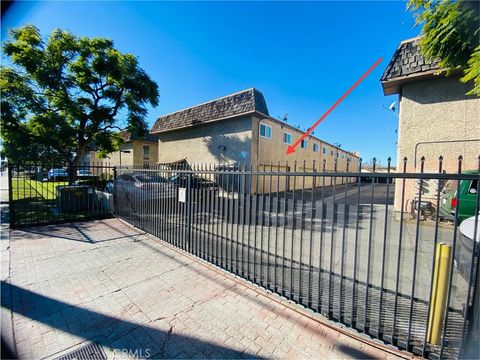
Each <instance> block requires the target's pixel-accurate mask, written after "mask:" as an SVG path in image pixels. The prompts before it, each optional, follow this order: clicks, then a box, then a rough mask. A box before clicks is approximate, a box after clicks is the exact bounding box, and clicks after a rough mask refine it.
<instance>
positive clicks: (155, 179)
mask: <svg viewBox="0 0 480 360" xmlns="http://www.w3.org/2000/svg"><path fill="white" fill-rule="evenodd" d="M116 182H117V191H124V192H126V193H127V194H130V193H131V194H145V193H149V194H150V195H152V194H157V193H167V190H168V189H167V188H166V185H168V184H167V180H165V179H164V178H163V177H161V176H159V175H156V174H145V173H131V174H122V175H120V176H118V177H117V180H116ZM109 186H110V185H109ZM110 190H111V191H112V192H113V188H111V189H110Z"/></svg>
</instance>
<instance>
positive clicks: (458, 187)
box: [440, 155, 475, 359]
mask: <svg viewBox="0 0 480 360" xmlns="http://www.w3.org/2000/svg"><path fill="white" fill-rule="evenodd" d="M462 160H463V156H461V155H460V156H459V157H458V174H459V175H460V174H461V173H462ZM460 183H461V181H460V180H458V181H457V193H456V199H457V206H456V207H455V219H454V220H453V243H452V262H453V261H454V259H455V252H456V250H457V249H456V245H457V227H458V215H459V214H458V209H459V208H460ZM474 242H475V239H474ZM452 265H453V264H450V274H449V275H448V295H447V305H446V307H445V320H444V322H443V330H442V343H441V346H440V359H443V353H444V351H445V342H446V338H447V324H448V318H449V313H450V311H449V309H450V298H451V295H452V281H453V266H452Z"/></svg>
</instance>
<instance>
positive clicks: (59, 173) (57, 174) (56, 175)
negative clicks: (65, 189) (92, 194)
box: [47, 169, 68, 181]
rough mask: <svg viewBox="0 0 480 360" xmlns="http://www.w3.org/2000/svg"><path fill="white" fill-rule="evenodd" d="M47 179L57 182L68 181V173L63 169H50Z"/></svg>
mask: <svg viewBox="0 0 480 360" xmlns="http://www.w3.org/2000/svg"><path fill="white" fill-rule="evenodd" d="M47 179H48V180H53V181H58V180H66V179H68V172H67V170H65V169H50V170H48V173H47Z"/></svg>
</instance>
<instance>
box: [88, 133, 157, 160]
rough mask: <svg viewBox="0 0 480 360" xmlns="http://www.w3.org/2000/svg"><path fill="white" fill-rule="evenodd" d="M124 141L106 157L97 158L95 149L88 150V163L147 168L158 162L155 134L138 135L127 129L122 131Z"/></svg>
mask: <svg viewBox="0 0 480 360" xmlns="http://www.w3.org/2000/svg"><path fill="white" fill-rule="evenodd" d="M122 137H123V139H124V140H125V143H124V144H123V145H122V146H121V147H120V149H119V150H118V151H115V152H112V153H109V154H107V157H106V158H102V159H101V158H99V157H98V156H97V153H96V151H95V150H90V151H89V152H88V153H87V155H86V156H85V158H86V159H87V158H88V160H87V162H88V163H90V164H92V165H94V164H100V163H103V164H109V166H117V167H120V166H122V167H128V168H132V167H134V168H148V167H150V166H151V165H152V164H155V163H157V162H158V140H157V137H156V136H155V135H152V134H148V135H147V136H145V137H143V138H142V137H139V136H136V135H135V134H132V133H130V132H129V131H126V130H124V131H122Z"/></svg>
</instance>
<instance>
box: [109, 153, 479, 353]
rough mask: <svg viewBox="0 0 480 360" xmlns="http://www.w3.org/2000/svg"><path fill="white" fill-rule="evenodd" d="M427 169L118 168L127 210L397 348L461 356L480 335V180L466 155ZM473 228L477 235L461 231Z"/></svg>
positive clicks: (194, 249) (130, 216)
mask: <svg viewBox="0 0 480 360" xmlns="http://www.w3.org/2000/svg"><path fill="white" fill-rule="evenodd" d="M423 164H424V162H423V161H422V171H421V173H407V172H406V169H407V162H406V160H405V162H404V168H403V171H398V172H392V171H391V169H390V167H388V169H387V171H386V172H384V173H377V172H375V168H374V171H373V172H369V173H362V172H348V173H336V172H326V171H324V169H325V163H324V164H323V170H322V168H320V169H318V166H316V165H315V164H313V166H311V167H310V168H311V171H306V170H305V169H306V167H305V163H303V164H301V165H299V166H297V164H295V163H294V164H291V165H290V166H288V164H285V165H280V164H277V165H273V164H269V165H262V166H259V167H258V168H255V169H252V167H251V166H246V165H242V164H240V165H213V164H200V165H190V166H188V167H187V166H186V165H183V166H157V168H155V169H153V168H151V169H148V170H142V169H117V177H116V180H115V213H116V215H117V216H118V217H120V218H122V219H124V220H126V221H128V222H129V223H131V224H133V225H134V226H136V227H138V228H140V229H142V230H144V231H146V232H148V233H150V234H153V235H154V236H156V237H158V238H160V239H162V240H164V241H167V242H169V243H171V244H173V245H175V246H178V247H179V248H181V249H184V250H186V251H188V252H191V253H192V254H195V255H196V256H198V257H200V258H202V259H205V260H206V261H209V262H211V263H213V264H215V265H217V266H219V267H222V268H223V269H226V270H228V271H230V272H232V273H234V274H237V275H239V276H241V277H244V278H246V279H248V280H250V281H252V282H254V283H256V284H258V285H260V286H263V287H265V288H267V289H269V290H271V291H273V292H276V293H278V294H280V295H282V296H284V297H286V298H288V299H291V300H293V301H295V302H297V303H299V304H301V305H303V306H305V307H308V308H310V309H312V310H314V311H316V312H319V313H321V314H323V315H325V316H327V317H328V318H330V319H334V320H337V321H339V322H341V323H344V324H346V325H348V326H351V327H353V328H355V329H357V330H359V331H361V332H364V333H366V334H369V335H371V336H373V337H376V338H378V339H381V340H383V341H384V342H386V343H391V344H394V345H395V346H397V347H399V348H402V349H406V350H407V351H410V352H413V353H415V354H419V355H422V356H429V357H441V358H457V357H459V356H461V351H462V349H464V348H465V342H466V341H467V338H468V336H474V337H475V336H477V337H478V332H475V331H473V332H472V331H470V332H469V331H467V329H472V328H475V326H476V327H477V329H478V320H477V325H475V317H478V312H477V313H476V315H475V312H474V311H473V310H472V309H473V307H474V306H477V309H478V304H477V305H475V304H474V298H475V297H476V298H477V300H476V301H478V291H474V290H475V289H476V288H475V287H474V285H473V284H475V281H476V280H475V279H476V276H477V272H478V261H477V260H476V259H477V257H478V240H477V242H476V243H475V241H474V240H473V239H474V238H475V237H477V238H478V233H479V230H478V212H479V195H478V194H479V190H480V189H479V173H478V169H475V171H471V172H467V173H465V172H462V169H461V166H462V162H461V159H460V161H459V172H458V173H454V174H446V173H444V172H443V169H442V160H441V159H440V162H439V164H438V166H439V168H438V172H434V173H431V172H429V173H426V172H424V171H423V168H424V167H423ZM286 169H289V171H287V170H286ZM362 180H367V181H366V182H365V181H362ZM433 189H434V190H435V191H432V190H433ZM465 191H466V192H465ZM472 200H473V202H472V203H470V201H472ZM464 205H468V206H467V207H465V206H464ZM470 206H472V207H471V208H470ZM469 209H470V210H469ZM469 216H471V217H473V219H467V220H465V219H466V218H467V217H469ZM462 221H464V222H472V223H473V225H472V228H471V231H470V230H468V231H465V233H462V231H460V226H459V224H460V222H462ZM439 243H446V244H450V245H451V248H452V259H451V262H450V265H451V267H450V268H449V269H448V281H447V283H445V284H443V285H444V286H445V287H446V289H447V290H448V291H447V292H446V298H445V297H444V298H445V299H444V300H445V302H446V307H445V309H447V310H446V311H444V312H443V315H444V319H443V320H442V321H441V324H442V326H441V329H439V331H440V332H441V335H442V336H441V341H440V342H439V343H436V344H435V343H434V342H432V341H430V340H429V336H428V335H429V334H428V324H429V319H430V316H429V314H430V313H431V312H432V311H433V310H434V309H432V308H431V307H432V306H431V304H432V299H433V297H434V296H435V297H438V295H432V293H433V290H432V289H433V287H432V283H433V279H434V272H435V270H436V269H435V249H436V246H437V244H439ZM467 335H468V336H467ZM477 344H478V343H477Z"/></svg>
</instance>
